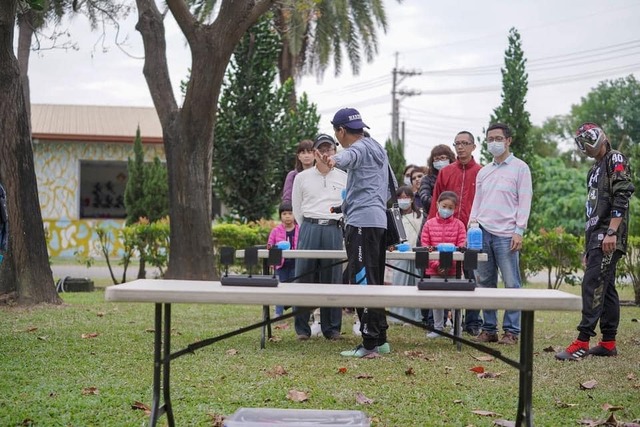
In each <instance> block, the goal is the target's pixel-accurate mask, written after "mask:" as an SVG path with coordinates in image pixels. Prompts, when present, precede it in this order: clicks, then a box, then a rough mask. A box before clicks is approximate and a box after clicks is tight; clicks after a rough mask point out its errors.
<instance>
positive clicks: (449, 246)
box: [436, 243, 456, 252]
mask: <svg viewBox="0 0 640 427" xmlns="http://www.w3.org/2000/svg"><path fill="white" fill-rule="evenodd" d="M436 249H437V250H438V252H455V251H456V245H454V244H453V243H438V244H437V245H436Z"/></svg>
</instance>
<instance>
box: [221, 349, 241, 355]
mask: <svg viewBox="0 0 640 427" xmlns="http://www.w3.org/2000/svg"><path fill="white" fill-rule="evenodd" d="M224 353H225V354H226V355H227V356H235V355H236V354H238V353H239V351H238V350H236V349H235V348H230V349H229V350H227V351H225V352H224Z"/></svg>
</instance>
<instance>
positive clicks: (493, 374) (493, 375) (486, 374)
mask: <svg viewBox="0 0 640 427" xmlns="http://www.w3.org/2000/svg"><path fill="white" fill-rule="evenodd" d="M500 375H502V372H483V373H481V374H476V376H477V377H478V378H499V377H500Z"/></svg>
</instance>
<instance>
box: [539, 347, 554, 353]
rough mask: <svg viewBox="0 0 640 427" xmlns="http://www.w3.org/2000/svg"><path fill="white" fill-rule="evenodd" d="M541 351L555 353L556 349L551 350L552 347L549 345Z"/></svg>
mask: <svg viewBox="0 0 640 427" xmlns="http://www.w3.org/2000/svg"><path fill="white" fill-rule="evenodd" d="M542 351H544V352H545V353H557V352H556V349H555V348H553V346H552V345H550V346H549V347H545V348H543V349H542Z"/></svg>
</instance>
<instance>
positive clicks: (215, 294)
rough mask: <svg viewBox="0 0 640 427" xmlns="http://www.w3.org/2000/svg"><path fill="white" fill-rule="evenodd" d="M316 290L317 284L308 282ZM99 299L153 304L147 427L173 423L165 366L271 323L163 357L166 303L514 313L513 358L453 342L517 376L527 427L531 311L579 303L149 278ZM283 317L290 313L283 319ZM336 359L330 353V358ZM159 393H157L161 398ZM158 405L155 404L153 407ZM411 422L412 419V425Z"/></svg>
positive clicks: (544, 296) (523, 295) (481, 292)
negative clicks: (516, 348)
mask: <svg viewBox="0 0 640 427" xmlns="http://www.w3.org/2000/svg"><path fill="white" fill-rule="evenodd" d="M316 285H317V284H316ZM105 298H106V300H107V301H113V302H142V303H153V304H155V332H154V356H153V360H154V369H153V405H152V411H151V423H150V424H151V425H152V426H155V425H156V423H157V421H158V418H159V417H160V416H162V415H163V414H166V415H167V421H168V424H169V425H170V426H174V425H175V421H174V416H173V410H172V406H171V395H170V367H171V361H172V360H173V359H176V358H178V357H180V356H182V355H184V354H189V353H193V352H194V351H195V350H197V349H199V348H202V347H205V346H208V345H210V344H213V343H215V342H217V341H220V340H222V339H225V338H229V337H232V336H235V335H238V334H241V333H244V332H247V331H250V330H253V329H257V328H261V327H264V326H265V325H267V324H269V323H270V322H272V321H273V319H268V318H267V319H266V320H263V321H262V322H258V323H254V324H252V325H249V326H246V327H243V328H240V329H238V330H235V331H231V332H229V333H226V334H223V335H220V336H218V337H213V338H209V339H205V340H202V341H198V342H195V343H192V344H190V345H188V346H187V347H186V348H184V349H182V350H178V351H175V352H173V353H172V352H171V305H172V304H242V305H246V304H249V305H259V306H262V305H265V304H267V305H276V304H281V305H291V306H323V307H343V306H353V307H370V308H381V309H384V308H385V307H415V308H421V307H427V306H428V307H432V308H468V309H489V308H490V309H496V310H522V319H521V334H520V359H519V361H516V360H512V359H509V358H507V357H505V356H504V355H502V353H501V352H500V351H498V350H495V349H492V348H490V347H486V346H484V345H482V344H478V343H474V342H470V341H467V340H464V339H462V338H459V337H453V336H452V338H453V339H455V340H461V341H462V342H464V343H465V344H467V345H469V346H472V347H474V348H476V349H478V350H480V351H483V352H486V353H488V354H491V355H492V356H494V357H496V358H498V359H500V360H502V361H503V362H505V363H507V364H509V365H511V366H513V367H515V368H516V369H518V371H519V373H520V374H519V396H518V409H517V414H516V425H518V426H520V425H527V426H531V425H533V414H532V386H533V329H534V321H533V318H534V312H535V311H536V310H557V311H579V310H580V309H581V308H582V301H581V299H580V298H579V297H578V296H575V295H571V294H568V293H566V292H562V291H558V290H548V289H526V288H520V289H502V288H501V289H489V288H477V289H476V290H474V291H420V290H418V289H417V288H416V287H413V286H362V285H333V284H322V286H314V285H313V284H306V283H280V284H279V285H278V286H277V287H253V286H246V287H245V286H222V285H221V283H220V282H216V281H195V280H151V279H141V280H135V281H133V282H130V283H125V284H121V285H116V286H109V287H108V288H107V289H106V291H105ZM289 316H290V315H289ZM337 357H338V356H337ZM161 390H162V396H161ZM162 401H163V403H161V402H162ZM418 423H419V421H418Z"/></svg>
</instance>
